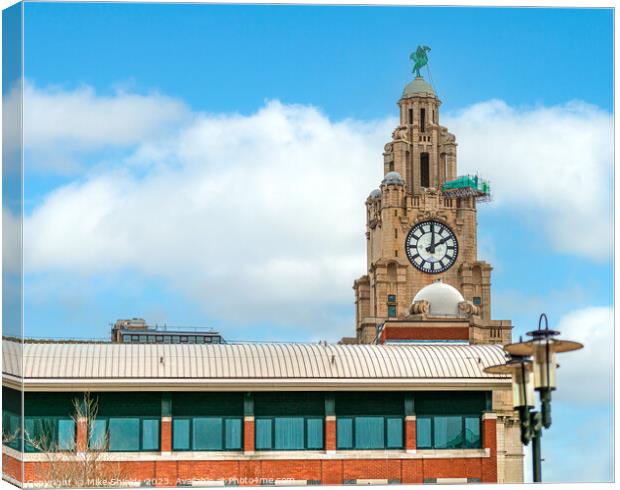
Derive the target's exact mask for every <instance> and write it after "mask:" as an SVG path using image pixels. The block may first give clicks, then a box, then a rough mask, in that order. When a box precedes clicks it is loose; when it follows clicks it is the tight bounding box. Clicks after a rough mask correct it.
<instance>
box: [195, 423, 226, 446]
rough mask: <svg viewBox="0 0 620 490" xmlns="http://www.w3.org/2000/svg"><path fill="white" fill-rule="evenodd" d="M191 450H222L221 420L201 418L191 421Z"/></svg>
mask: <svg viewBox="0 0 620 490" xmlns="http://www.w3.org/2000/svg"><path fill="white" fill-rule="evenodd" d="M193 425H194V427H193V434H192V435H193V437H194V444H193V449H196V450H201V449H202V450H217V449H222V425H223V424H222V419H221V418H219V417H203V418H195V419H194V420H193Z"/></svg>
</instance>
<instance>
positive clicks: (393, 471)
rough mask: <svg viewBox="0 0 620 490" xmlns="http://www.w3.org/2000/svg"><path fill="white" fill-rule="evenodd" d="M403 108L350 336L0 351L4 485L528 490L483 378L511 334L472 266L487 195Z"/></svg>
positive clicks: (451, 143) (515, 445)
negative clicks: (86, 475) (495, 486)
mask: <svg viewBox="0 0 620 490" xmlns="http://www.w3.org/2000/svg"><path fill="white" fill-rule="evenodd" d="M398 104H399V107H400V125H399V127H398V128H396V130H395V131H394V133H393V135H392V140H391V141H390V142H389V143H388V144H387V145H386V146H385V153H384V175H385V178H384V179H383V181H382V183H381V186H380V188H379V189H377V190H374V191H372V192H371V193H370V196H369V197H368V199H367V201H366V208H367V218H368V219H367V230H366V243H367V246H368V268H367V274H366V275H364V276H362V277H361V278H360V279H358V280H357V281H355V284H354V290H355V301H356V329H355V337H351V338H345V339H343V340H342V341H341V342H340V343H339V344H335V345H334V344H326V343H319V344H293V343H251V344H243V343H216V342H212V343H198V342H196V343H191V342H187V343H180V342H179V343H176V342H171V343H166V342H165V341H163V340H162V342H158V341H157V339H156V338H155V339H154V342H149V341H148V339H146V342H141V341H140V338H138V341H137V342H135V343H134V342H131V341H129V342H127V341H126V340H125V341H124V340H123V336H125V335H129V336H131V335H150V334H151V333H149V329H148V328H147V327H146V324H145V323H144V322H142V323H140V322H137V323H136V322H133V323H132V322H131V321H130V322H129V323H128V324H123V323H122V322H121V323H118V322H117V325H118V328H117V327H116V326H115V330H114V329H113V341H112V342H109V343H102V342H100V343H88V342H81V343H75V342H74V343H68V342H67V343H63V342H28V341H26V342H25V343H21V342H18V341H14V340H8V339H5V341H4V342H3V353H4V357H3V400H4V404H3V468H4V470H3V472H4V478H5V479H6V480H8V481H11V482H13V483H16V484H19V485H21V484H25V485H27V486H32V485H35V484H36V483H37V482H41V481H44V480H49V479H50V478H52V477H51V476H50V475H62V474H64V473H63V471H65V470H66V468H68V467H69V466H70V465H74V466H79V465H83V464H84V461H87V460H89V459H88V458H89V457H90V458H95V459H96V460H97V465H98V466H97V468H98V471H99V472H100V477H101V478H111V475H113V476H114V478H116V479H120V480H122V482H123V483H125V484H133V485H157V486H187V485H195V486H208V485H280V484H288V485H292V484H296V485H297V484H308V485H311V484H355V483H356V484H391V483H394V484H396V483H457V482H520V481H522V478H523V447H522V445H521V443H520V440H519V430H520V429H519V422H518V417H517V415H516V413H515V412H514V410H513V408H512V383H511V379H510V378H509V377H506V376H501V375H490V374H486V373H484V368H485V367H487V366H490V365H494V364H500V363H503V362H504V354H503V350H502V344H505V343H507V342H509V341H510V340H511V328H512V327H511V324H510V322H508V321H498V320H492V319H491V281H490V272H491V266H490V265H489V264H488V263H486V262H483V261H479V260H478V258H477V245H476V206H477V204H478V203H479V202H480V201H482V200H485V199H488V198H489V187H488V183H486V182H483V181H481V180H479V179H478V178H477V177H473V176H472V177H468V176H466V177H461V178H457V177H458V176H457V168H456V142H455V138H454V136H453V135H451V134H450V133H449V132H448V131H447V129H446V128H444V127H442V126H440V125H439V105H440V101H439V99H438V98H437V96H436V94H435V91H434V90H433V88H432V87H431V86H430V85H429V84H428V83H427V82H425V81H424V80H423V79H422V78H421V77H418V78H416V79H415V80H414V81H413V82H411V83H410V84H408V85H407V86H406V87H405V90H404V92H403V94H402V97H401V99H400V100H399V102H398ZM134 323H135V324H134ZM144 332H146V333H144ZM152 334H153V335H160V333H157V332H153V333H152ZM129 339H131V337H129ZM84 393H89V394H90V395H89V397H88V398H87V399H85V395H84ZM74 400H76V402H74ZM89 403H90V404H91V405H89ZM85 406H94V407H96V415H94V414H93V413H92V411H89V410H85V409H84V408H83V407H85ZM22 407H23V417H22ZM22 423H23V428H22V429H21V430H20V427H21V426H22ZM22 435H23V436H24V437H22ZM41 441H43V442H44V443H41ZM92 466H93V465H91V467H92ZM59 468H61V469H62V471H61V469H59Z"/></svg>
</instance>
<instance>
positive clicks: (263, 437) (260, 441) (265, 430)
mask: <svg viewBox="0 0 620 490" xmlns="http://www.w3.org/2000/svg"><path fill="white" fill-rule="evenodd" d="M271 429H272V420H271V419H256V449H271V446H272V437H271Z"/></svg>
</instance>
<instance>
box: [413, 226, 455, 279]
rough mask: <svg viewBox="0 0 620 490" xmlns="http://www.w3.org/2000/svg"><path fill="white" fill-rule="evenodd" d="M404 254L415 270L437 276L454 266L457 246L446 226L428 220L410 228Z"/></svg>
mask: <svg viewBox="0 0 620 490" xmlns="http://www.w3.org/2000/svg"><path fill="white" fill-rule="evenodd" d="M405 252H406V253H407V257H408V258H409V262H411V264H412V265H413V266H414V267H415V268H417V269H418V270H421V271H422V272H427V273H429V274H438V273H439V272H444V271H446V270H448V269H449V268H450V267H452V266H453V265H454V262H455V261H456V258H457V256H458V252H459V245H458V241H457V239H456V235H455V234H454V232H453V231H452V230H451V229H450V228H449V227H448V225H445V224H444V223H441V222H439V221H434V220H429V221H423V222H421V223H418V224H416V225H415V226H414V227H413V228H411V230H410V231H409V233H408V234H407V239H406V240H405Z"/></svg>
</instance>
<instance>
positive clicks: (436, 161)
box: [351, 65, 511, 343]
mask: <svg viewBox="0 0 620 490" xmlns="http://www.w3.org/2000/svg"><path fill="white" fill-rule="evenodd" d="M416 66H417V65H416ZM440 105H441V101H440V100H439V98H438V97H437V94H436V93H435V90H434V89H433V87H432V86H431V85H430V84H429V83H428V82H427V81H425V80H424V79H423V78H422V77H421V76H417V77H416V78H415V79H414V80H413V81H412V82H411V83H409V84H408V85H407V86H406V87H405V89H404V91H403V94H402V96H401V98H400V100H399V101H398V107H399V111H400V123H399V125H398V127H397V128H396V129H395V130H394V132H393V133H392V139H391V141H389V142H388V143H387V144H386V145H385V150H384V153H383V170H384V179H383V180H382V181H381V185H380V187H379V188H378V189H375V190H373V191H372V192H371V193H370V195H369V196H368V199H367V200H366V219H367V224H366V244H367V273H366V274H365V275H363V276H362V277H360V278H359V279H357V280H356V281H355V283H354V286H353V289H354V291H355V303H356V340H355V341H356V342H360V343H371V342H377V341H379V340H380V337H381V332H382V331H383V330H385V327H386V326H391V327H392V332H396V331H400V332H403V333H404V332H405V331H407V332H408V333H407V335H406V336H405V337H406V339H409V340H416V339H417V340H427V341H428V340H442V341H445V340H469V341H470V342H476V343H479V342H482V343H506V342H509V341H510V330H511V326H510V322H508V321H493V320H491V269H492V268H491V265H490V264H489V263H487V262H485V261H482V260H479V259H478V254H477V239H476V226H477V225H476V212H477V206H478V204H479V203H481V202H484V201H486V200H489V199H490V187H489V185H488V183H487V182H486V181H483V180H481V179H479V178H478V176H471V175H465V176H458V171H457V143H456V139H455V136H454V135H453V134H451V133H450V132H449V131H448V129H447V128H446V127H444V126H442V125H441V124H440V111H439V109H440ZM435 283H441V286H438V285H435V286H433V285H434V284H435ZM429 286H432V287H431V289H433V291H435V290H436V291H435V292H434V293H433V294H435V295H437V294H439V295H440V296H441V295H442V294H443V295H444V296H445V295H446V294H448V288H449V290H450V294H452V293H455V294H457V295H459V296H458V298H457V300H456V304H457V306H458V307H457V308H456V309H455V311H454V312H453V313H454V314H453V315H452V312H451V310H450V312H448V313H446V312H445V311H443V312H442V307H441V306H439V304H438V303H437V301H435V304H433V302H432V301H428V300H427V298H426V295H427V293H428V292H429V291H430V289H428V287H429ZM440 290H441V291H440ZM453 290H455V291H453ZM432 298H434V299H435V300H436V296H432ZM448 309H449V308H448ZM450 321H453V322H456V324H458V325H460V326H461V327H463V323H464V322H465V323H466V324H467V329H466V330H461V333H460V334H458V335H456V334H454V333H452V334H450V333H448V330H447V329H445V328H444V330H441V329H439V330H438V329H437V328H435V329H431V330H432V331H434V332H438V333H437V334H430V333H429V332H430V331H431V330H429V329H426V330H424V332H425V333H424V334H423V335H422V338H418V337H417V334H412V333H411V332H414V331H415V328H419V327H421V326H422V325H425V326H429V322H430V323H433V324H436V325H437V327H438V328H439V327H440V326H443V325H445V324H446V322H448V323H449V322H450ZM440 324H441V325H440ZM456 324H455V325H456ZM403 326H408V330H402V329H401V330H397V327H403ZM416 326H417V327H416ZM412 329H414V330H412ZM419 331H420V332H421V331H422V330H419ZM463 332H466V333H463ZM433 335H438V338H437V339H434V337H433ZM384 336H385V335H384ZM429 336H430V337H429ZM455 336H456V337H458V338H452V337H455ZM463 337H467V339H465V338H463ZM391 338H393V339H396V338H398V334H397V335H394V334H393V333H392V336H391ZM400 340H404V339H400ZM351 341H352V339H351Z"/></svg>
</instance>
